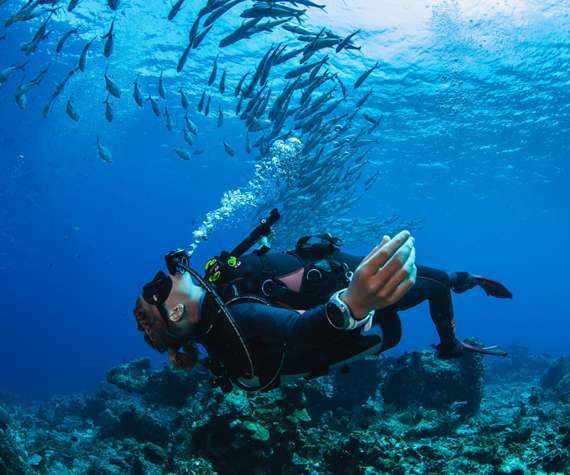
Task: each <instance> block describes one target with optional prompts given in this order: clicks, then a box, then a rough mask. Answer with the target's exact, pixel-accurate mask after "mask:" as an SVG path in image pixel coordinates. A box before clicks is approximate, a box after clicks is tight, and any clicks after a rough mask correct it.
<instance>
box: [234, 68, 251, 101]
mask: <svg viewBox="0 0 570 475" xmlns="http://www.w3.org/2000/svg"><path fill="white" fill-rule="evenodd" d="M248 75H249V71H248V72H247V73H245V74H244V75H243V76H242V77H241V79H240V80H239V82H238V83H237V86H236V90H235V92H234V97H237V96H238V95H239V93H240V92H241V87H242V86H243V82H244V81H245V78H246V77H247V76H248Z"/></svg>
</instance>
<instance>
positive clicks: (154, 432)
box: [0, 345, 570, 475]
mask: <svg viewBox="0 0 570 475" xmlns="http://www.w3.org/2000/svg"><path fill="white" fill-rule="evenodd" d="M509 352H510V354H509V357H508V358H506V359H503V358H489V357H485V358H483V357H482V356H480V355H475V354H470V355H467V356H465V357H463V358H460V359H458V360H452V361H440V360H438V359H437V358H435V356H434V354H433V353H432V352H427V351H425V352H414V353H406V354H404V355H402V356H400V357H399V358H383V357H375V358H370V359H367V360H363V361H360V362H356V363H354V364H352V365H351V367H350V368H351V371H350V372H349V373H348V372H347V371H346V370H344V371H336V372H333V373H331V374H329V375H327V376H326V377H323V378H319V379H315V380H312V381H298V382H296V383H288V384H287V385H284V386H282V387H281V388H279V389H277V390H274V391H271V392H268V393H247V392H244V391H241V390H237V389H236V390H234V391H233V392H232V393H230V394H228V395H224V394H222V392H221V391H220V390H219V389H212V388H211V387H210V385H209V384H208V382H207V376H206V375H205V374H203V373H200V372H190V373H186V372H180V371H175V370H172V369H170V368H165V369H162V370H158V371H152V369H151V362H150V360H149V359H148V358H146V359H140V360H135V361H132V362H130V363H126V364H123V365H120V366H118V367H116V368H113V369H111V370H110V371H109V372H108V374H107V380H106V381H104V382H102V383H101V384H99V386H98V387H97V389H96V390H95V391H94V392H93V393H81V394H75V395H66V396H61V395H58V396H53V397H50V398H48V399H46V400H44V401H42V402H32V401H26V402H21V401H19V400H18V399H17V398H16V397H15V396H14V395H11V394H0V475H4V474H6V475H22V474H24V475H28V474H50V475H64V474H65V475H69V474H88V475H90V474H97V475H100V474H109V475H111V474H113V475H114V474H117V475H118V474H121V475H122V474H134V475H159V474H160V475H167V474H173V475H174V474H176V475H190V474H193V475H203V474H204V475H205V474H219V475H225V474H228V475H230V474H231V475H235V474H255V475H268V474H283V475H296V474H306V475H313V474H334V475H337V474H355V475H364V474H395V475H404V474H458V473H470V474H481V475H531V474H532V475H535V474H536V475H542V474H568V473H570V356H563V357H561V358H558V359H554V358H551V357H549V356H548V355H542V356H536V355H533V354H531V353H530V352H529V350H528V348H526V347H524V346H518V345H515V346H513V347H511V348H509Z"/></svg>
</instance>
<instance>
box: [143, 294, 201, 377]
mask: <svg viewBox="0 0 570 475" xmlns="http://www.w3.org/2000/svg"><path fill="white" fill-rule="evenodd" d="M133 314H134V316H135V318H136V320H137V328H138V330H139V331H143V332H144V341H145V342H146V343H147V344H148V345H149V346H151V347H152V348H154V349H155V350H157V351H158V352H160V353H166V352H167V351H168V359H169V360H170V364H171V365H172V366H174V367H175V368H177V369H183V370H185V371H190V370H191V369H192V368H193V367H194V366H195V365H196V363H197V362H198V355H199V353H200V351H199V350H198V348H197V346H196V343H195V342H194V339H190V340H188V337H187V336H185V337H181V336H178V335H176V334H175V333H174V332H173V331H172V329H170V328H168V327H167V325H166V323H165V322H164V321H163V320H162V318H157V317H156V316H155V315H153V314H151V313H150V312H147V311H146V310H145V308H144V307H143V306H142V296H140V295H139V297H138V298H137V301H136V304H135V309H134V310H133ZM180 349H182V350H183V353H181V352H180V351H179V350H180Z"/></svg>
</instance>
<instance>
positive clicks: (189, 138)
mask: <svg viewBox="0 0 570 475" xmlns="http://www.w3.org/2000/svg"><path fill="white" fill-rule="evenodd" d="M182 131H183V132H184V140H186V142H188V145H194V139H192V134H191V133H190V131H189V130H188V129H183V130H182Z"/></svg>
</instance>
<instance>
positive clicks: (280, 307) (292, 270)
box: [133, 210, 512, 393]
mask: <svg viewBox="0 0 570 475" xmlns="http://www.w3.org/2000/svg"><path fill="white" fill-rule="evenodd" d="M278 218H279V213H278V212H277V210H273V211H272V212H271V215H270V217H269V218H267V219H263V220H262V221H261V224H260V225H259V226H258V227H257V228H256V229H255V230H254V232H252V233H251V234H250V235H249V236H248V237H247V238H246V239H245V240H244V241H243V242H242V243H241V244H240V245H239V246H237V247H236V248H235V249H234V250H233V251H232V252H226V251H223V252H222V253H221V254H220V256H217V257H215V258H214V259H212V260H210V261H209V262H208V263H207V265H206V274H205V277H202V276H201V275H200V274H198V273H197V272H196V271H194V270H193V269H192V268H191V267H189V258H188V255H187V253H186V252H185V251H184V250H181V249H179V250H176V251H172V252H170V253H169V254H167V255H166V256H165V259H166V264H167V268H168V275H167V274H165V273H164V272H162V271H159V272H158V274H157V275H156V277H155V278H154V279H153V280H152V281H151V282H149V283H148V284H146V285H145V286H144V287H143V292H142V294H141V295H140V296H139V297H138V298H137V301H136V306H135V309H134V312H133V313H134V315H135V318H136V320H137V324H138V329H139V330H140V331H144V333H145V335H144V340H145V342H146V343H147V344H149V345H150V346H151V347H152V348H154V349H156V350H158V351H159V352H161V353H165V352H166V351H168V356H169V360H170V362H171V364H172V365H173V366H174V367H175V368H179V369H184V370H190V369H192V368H193V367H194V366H195V365H196V363H198V361H199V355H200V350H199V349H198V346H197V344H200V345H202V346H203V348H204V349H205V350H206V352H207V356H206V357H205V358H203V359H202V360H201V361H200V363H202V364H203V365H204V366H205V367H206V368H207V369H209V370H210V372H211V373H212V374H213V375H214V378H211V379H210V384H211V385H212V386H213V387H220V389H221V390H222V391H223V392H224V393H228V392H230V391H231V390H232V388H233V386H234V385H235V386H237V387H239V388H241V389H244V390H248V391H268V390H271V389H273V388H276V387H278V386H279V385H280V384H282V383H284V382H287V381H291V380H294V379H297V378H301V377H302V378H305V379H312V378H315V377H319V376H323V375H325V374H327V373H328V372H329V371H330V370H331V369H332V368H341V371H344V372H347V371H349V368H348V367H347V363H350V362H352V361H354V360H357V359H361V358H364V357H366V356H370V355H378V354H380V353H381V352H383V351H386V350H388V349H390V348H393V347H394V346H396V345H397V344H398V342H399V341H400V337H401V332H402V328H401V323H400V319H399V316H398V312H399V311H403V310H407V309H409V308H412V307H414V306H416V305H418V304H419V303H421V302H423V301H425V300H428V301H429V309H430V315H431V317H432V320H433V322H434V324H435V326H436V329H437V332H438V334H439V337H440V339H441V342H440V344H439V345H437V346H436V347H435V348H436V349H437V356H438V357H439V358H441V359H452V358H459V357H461V356H463V355H465V354H466V353H468V352H478V353H483V354H489V355H497V356H506V352H504V351H503V349H502V348H500V347H498V346H486V347H485V346H478V345H475V344H467V343H464V342H461V341H459V340H458V339H457V338H456V337H455V321H454V315H453V302H452V299H451V290H453V291H454V292H456V293H462V292H465V291H467V290H469V289H471V288H473V287H475V286H480V287H482V288H483V290H485V292H486V293H487V295H491V296H494V297H497V298H512V294H511V293H510V292H509V291H508V290H507V289H506V288H505V287H504V286H503V285H502V284H500V283H499V282H496V281H494V280H491V279H487V278H485V277H480V276H475V275H471V274H469V273H467V272H453V273H451V272H444V271H441V270H437V269H433V268H429V267H425V266H421V265H416V264H415V250H414V239H413V238H412V237H411V236H410V233H409V232H408V231H403V232H401V233H399V234H398V235H397V236H395V237H394V238H392V239H390V238H389V237H387V236H384V238H383V239H382V241H381V243H380V244H379V245H378V246H376V247H375V248H374V249H373V250H372V251H371V252H370V253H369V254H368V255H367V256H366V257H364V258H361V257H357V256H353V255H350V254H347V253H343V252H341V251H340V249H339V248H338V247H336V246H337V245H340V244H341V241H340V240H339V239H337V238H334V237H332V236H331V235H330V234H323V235H318V236H307V237H304V238H301V239H300V240H299V242H298V243H297V245H296V248H295V250H292V251H287V252H285V253H271V252H268V251H269V246H270V242H271V240H272V238H274V234H273V232H272V230H271V225H272V224H274V223H275V221H277V219H278ZM315 238H316V239H317V241H318V242H314V239H315ZM312 241H313V242H312ZM256 243H260V244H261V248H260V249H257V250H255V251H253V252H251V253H249V254H244V253H245V251H247V250H249V249H250V248H251V247H252V246H253V245H254V244H256ZM192 279H195V280H196V281H197V282H198V285H195V284H194V282H193V280H192ZM181 349H182V350H183V351H182V352H180V350H181Z"/></svg>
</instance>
